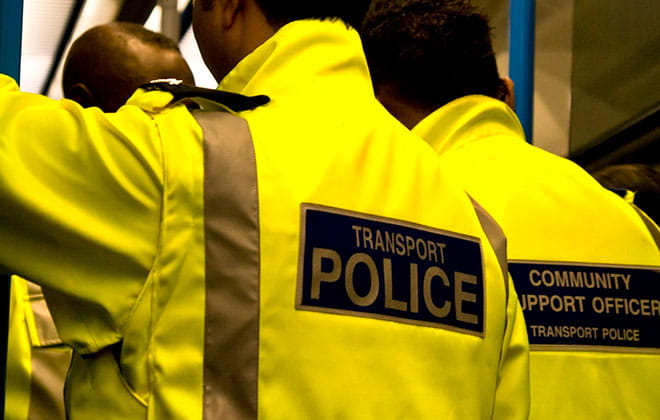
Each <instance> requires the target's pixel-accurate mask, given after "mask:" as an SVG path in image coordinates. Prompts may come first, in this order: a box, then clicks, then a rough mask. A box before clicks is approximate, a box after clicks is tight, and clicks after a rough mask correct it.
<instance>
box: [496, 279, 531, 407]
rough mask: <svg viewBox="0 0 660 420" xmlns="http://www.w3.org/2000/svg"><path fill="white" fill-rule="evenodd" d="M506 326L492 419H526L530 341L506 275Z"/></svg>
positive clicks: (528, 398)
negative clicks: (507, 288)
mask: <svg viewBox="0 0 660 420" xmlns="http://www.w3.org/2000/svg"><path fill="white" fill-rule="evenodd" d="M508 282H509V293H508V298H507V326H506V330H505V333H504V340H503V341H502V355H501V357H500V369H499V377H498V381H497V393H496V395H495V409H494V412H493V420H505V419H506V420H509V419H527V418H529V404H530V388H529V386H530V385H529V342H528V339H527V327H526V325H525V320H524V318H523V313H522V309H521V308H520V304H519V303H518V295H517V294H516V291H515V289H514V286H513V280H512V278H511V275H509V279H508Z"/></svg>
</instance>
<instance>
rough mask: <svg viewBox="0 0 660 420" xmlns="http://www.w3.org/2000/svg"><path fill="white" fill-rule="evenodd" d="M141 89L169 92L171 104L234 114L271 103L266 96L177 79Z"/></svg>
mask: <svg viewBox="0 0 660 420" xmlns="http://www.w3.org/2000/svg"><path fill="white" fill-rule="evenodd" d="M140 89H141V90H143V91H145V92H167V93H169V94H170V95H171V96H172V99H171V100H170V103H179V102H186V103H188V104H197V105H199V106H200V107H202V108H215V107H217V108H226V109H228V110H230V111H233V112H241V111H247V110H251V109H255V108H258V107H260V106H262V105H265V104H267V103H268V102H270V98H269V97H268V96H266V95H256V96H246V95H241V94H238V93H233V92H227V91H223V90H217V89H207V88H202V87H197V86H192V85H188V84H185V83H183V82H182V81H180V80H176V79H162V80H154V81H151V82H149V83H147V84H145V85H142V86H140ZM214 105H215V106H214Z"/></svg>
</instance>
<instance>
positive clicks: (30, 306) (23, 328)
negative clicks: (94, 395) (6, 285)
mask: <svg viewBox="0 0 660 420" xmlns="http://www.w3.org/2000/svg"><path fill="white" fill-rule="evenodd" d="M35 309H36V310H37V311H38V312H35ZM69 355H70V349H68V348H67V347H65V346H64V345H63V343H62V341H61V340H60V338H59V336H58V334H57V330H56V329H55V325H54V324H53V320H52V318H51V317H50V313H49V312H48V307H47V306H46V303H45V301H44V297H43V294H42V293H41V289H40V288H39V287H38V286H36V285H34V284H29V283H28V282H27V281H25V280H23V279H21V278H20V277H17V276H14V277H13V278H12V285H11V305H10V323H9V337H8V346H7V381H6V389H7V393H6V401H5V417H4V418H5V419H7V420H23V419H31V420H40V419H49V420H51V419H52V420H56V419H64V398H63V395H64V394H63V392H64V389H63V384H64V380H65V377H66V372H67V370H68V368H69Z"/></svg>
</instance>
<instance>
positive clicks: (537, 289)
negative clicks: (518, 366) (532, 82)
mask: <svg viewBox="0 0 660 420" xmlns="http://www.w3.org/2000/svg"><path fill="white" fill-rule="evenodd" d="M413 132H414V133H416V134H417V135H419V136H421V137H422V138H424V139H426V140H427V141H428V142H429V144H431V146H432V147H433V148H434V149H435V150H436V151H437V152H438V153H439V154H440V155H442V158H443V164H442V166H443V168H444V169H445V170H446V171H448V172H451V173H452V174H453V175H457V177H458V178H459V179H460V180H461V181H462V183H463V185H464V187H465V189H466V191H468V193H469V194H470V195H471V196H472V197H474V198H475V199H476V200H477V201H478V202H479V203H481V204H482V205H483V206H484V207H485V208H486V210H487V211H488V212H490V214H492V215H493V217H494V218H495V219H496V220H497V222H498V223H500V225H501V226H502V229H503V230H504V233H505V235H506V236H507V240H508V247H509V258H510V265H509V268H510V270H511V274H512V276H513V279H514V283H515V285H516V288H517V292H518V295H519V297H520V299H521V303H522V307H523V310H524V313H525V318H526V321H527V326H528V335H529V340H530V345H531V346H530V347H531V353H530V374H531V384H532V387H531V392H532V406H531V418H532V419H535V420H538V419H543V420H545V419H548V420H549V419H553V420H556V419H644V420H651V419H657V418H660V405H658V395H659V394H658V389H660V335H658V326H659V325H660V251H659V250H658V244H657V242H656V240H657V238H658V237H659V235H658V230H657V227H656V226H654V225H653V223H652V222H650V220H648V219H645V217H644V215H641V214H638V213H637V212H636V211H635V210H634V208H633V207H632V206H630V205H628V203H626V202H625V201H624V200H622V199H620V197H618V196H616V195H615V194H613V193H612V192H610V191H607V190H605V189H604V188H602V187H601V186H600V185H599V184H598V183H597V182H596V181H595V180H594V179H593V178H592V177H591V176H590V175H588V174H587V173H586V172H585V171H583V170H582V169H581V168H580V167H578V166H577V165H575V164H574V163H572V162H570V161H569V160H567V159H563V158H560V157H558V156H555V155H553V154H550V153H548V152H546V151H544V150H541V149H539V148H537V147H534V146H531V145H529V144H527V143H526V142H525V140H524V134H523V130H522V127H521V125H520V123H519V121H518V119H517V118H516V116H515V114H514V113H513V111H512V110H511V109H510V108H509V107H507V106H506V105H505V104H504V103H503V102H500V101H497V100H494V99H491V98H488V97H485V96H477V95H475V96H466V97H463V98H459V99H457V100H455V101H452V102H450V103H449V104H447V105H445V106H443V107H441V108H439V109H438V110H436V111H435V112H434V113H432V114H431V115H429V116H428V117H427V118H426V119H424V120H422V121H421V122H420V123H419V124H418V125H417V126H416V127H415V128H414V129H413ZM645 221H646V222H645ZM654 235H655V238H656V239H655V240H654Z"/></svg>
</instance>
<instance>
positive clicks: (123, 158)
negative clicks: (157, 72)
mask: <svg viewBox="0 0 660 420" xmlns="http://www.w3.org/2000/svg"><path fill="white" fill-rule="evenodd" d="M161 191H162V159H161V150H160V138H159V135H158V130H157V127H156V125H155V123H154V122H153V119H152V118H151V116H150V114H149V113H147V112H145V111H143V110H141V109H140V108H138V107H136V106H125V107H123V108H122V109H121V110H120V111H119V112H117V113H116V114H103V113H102V112H101V111H100V110H98V109H97V108H91V109H83V108H81V107H80V106H79V105H78V104H76V103H74V102H72V101H68V100H61V101H56V100H51V99H48V98H46V97H43V96H40V95H34V94H28V93H22V92H20V91H19V90H18V87H17V85H16V83H15V82H14V81H13V80H12V79H11V78H9V77H7V76H4V75H0V238H1V239H0V267H2V269H3V271H5V272H9V273H14V274H20V275H22V276H24V277H25V278H28V279H30V280H32V281H34V282H36V283H38V284H40V285H42V286H43V287H44V292H45V294H46V296H47V298H48V299H49V305H50V306H51V310H52V312H53V317H54V319H55V321H56V323H57V324H58V328H59V329H60V333H61V335H62V337H63V339H65V341H66V342H68V344H71V345H73V346H74V347H76V348H77V350H78V351H80V352H82V353H87V352H93V351H96V350H98V349H100V348H103V347H105V346H107V345H109V344H112V343H114V342H116V341H118V340H119V339H120V337H121V333H122V327H123V326H124V324H125V323H126V321H127V319H128V317H129V314H130V312H131V309H132V308H133V305H134V304H135V302H136V299H137V297H138V295H139V293H140V291H141V290H142V288H143V286H144V284H145V282H146V280H147V278H148V276H149V273H150V271H151V267H152V265H153V262H154V258H155V255H156V249H157V242H158V236H159V220H160V212H161V200H162V193H161ZM51 297H52V301H51Z"/></svg>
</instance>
